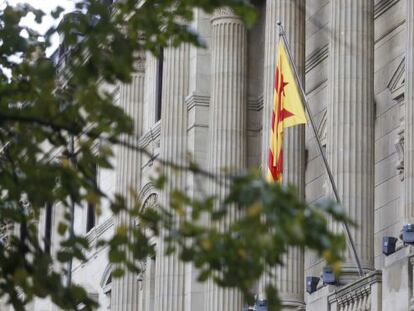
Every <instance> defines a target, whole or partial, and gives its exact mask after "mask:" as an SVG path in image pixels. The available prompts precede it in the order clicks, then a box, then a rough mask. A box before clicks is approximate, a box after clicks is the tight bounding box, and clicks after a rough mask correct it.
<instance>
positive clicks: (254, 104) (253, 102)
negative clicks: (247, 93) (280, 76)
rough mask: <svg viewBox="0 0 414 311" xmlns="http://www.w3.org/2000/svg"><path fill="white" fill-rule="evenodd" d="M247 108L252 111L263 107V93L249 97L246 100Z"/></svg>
mask: <svg viewBox="0 0 414 311" xmlns="http://www.w3.org/2000/svg"><path fill="white" fill-rule="evenodd" d="M247 109H248V110H252V111H260V110H262V109H263V95H260V96H259V97H255V98H249V99H248V101H247Z"/></svg>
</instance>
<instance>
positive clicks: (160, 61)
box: [155, 48, 164, 122]
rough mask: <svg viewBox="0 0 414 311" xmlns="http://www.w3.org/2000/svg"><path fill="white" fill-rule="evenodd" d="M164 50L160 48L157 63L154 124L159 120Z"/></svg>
mask: <svg viewBox="0 0 414 311" xmlns="http://www.w3.org/2000/svg"><path fill="white" fill-rule="evenodd" d="M163 67H164V48H160V54H159V57H158V62H157V81H156V83H157V86H156V94H157V98H156V107H155V122H157V121H159V120H161V100H162V76H163V70H164V68H163Z"/></svg>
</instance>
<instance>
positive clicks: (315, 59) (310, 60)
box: [305, 44, 329, 73]
mask: <svg viewBox="0 0 414 311" xmlns="http://www.w3.org/2000/svg"><path fill="white" fill-rule="evenodd" d="M328 56H329V45H328V44H326V45H324V46H323V47H321V48H318V49H316V50H315V51H313V52H312V53H310V54H309V56H308V57H307V58H306V61H305V73H308V72H309V71H311V70H312V69H313V68H315V67H316V66H317V65H319V64H320V63H322V62H323V61H324V60H325V59H327V58H328Z"/></svg>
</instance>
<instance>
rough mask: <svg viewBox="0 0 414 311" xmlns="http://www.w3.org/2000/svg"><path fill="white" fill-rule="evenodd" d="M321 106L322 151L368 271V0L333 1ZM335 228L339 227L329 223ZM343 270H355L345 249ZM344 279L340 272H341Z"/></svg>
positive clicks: (370, 51)
mask: <svg viewBox="0 0 414 311" xmlns="http://www.w3.org/2000/svg"><path fill="white" fill-rule="evenodd" d="M331 3H332V11H331V18H332V20H331V39H330V40H331V42H330V44H331V45H330V48H331V51H330V77H329V100H328V107H327V119H328V131H327V133H328V134H327V139H328V143H327V154H328V161H329V163H330V165H331V168H332V172H333V174H334V178H335V181H336V184H337V187H338V192H339V195H340V197H341V200H342V205H343V206H344V208H345V210H346V212H347V214H348V216H349V217H351V218H352V219H353V220H354V221H355V222H356V223H357V226H358V227H357V228H355V227H353V228H351V235H352V237H353V239H354V242H355V245H356V250H357V252H358V254H359V257H360V259H361V264H362V266H363V268H364V269H373V267H374V262H373V254H374V248H373V241H374V228H373V224H374V98H373V82H374V79H373V78H374V76H373V61H374V54H373V47H374V38H373V23H374V20H373V1H372V0H358V1H354V0H333V1H332V2H331ZM334 227H336V230H342V228H341V227H339V225H335V226H334ZM343 272H344V273H345V274H346V272H349V276H350V277H351V278H352V276H353V275H356V273H357V268H356V264H355V261H354V258H353V254H352V252H351V249H350V247H348V249H347V251H346V253H345V263H344V270H343ZM344 277H345V278H346V275H345V276H344Z"/></svg>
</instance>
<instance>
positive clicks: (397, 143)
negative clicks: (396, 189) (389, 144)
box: [394, 122, 405, 181]
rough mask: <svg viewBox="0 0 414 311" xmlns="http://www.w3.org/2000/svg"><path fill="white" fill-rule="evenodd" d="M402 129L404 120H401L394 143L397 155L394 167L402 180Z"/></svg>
mask: <svg viewBox="0 0 414 311" xmlns="http://www.w3.org/2000/svg"><path fill="white" fill-rule="evenodd" d="M404 131H405V129H404V122H402V123H401V125H400V130H399V131H398V133H397V139H396V140H395V144H394V145H395V149H396V150H397V155H398V160H397V163H396V165H395V168H396V169H397V172H398V175H399V177H400V180H401V181H403V180H404Z"/></svg>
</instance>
